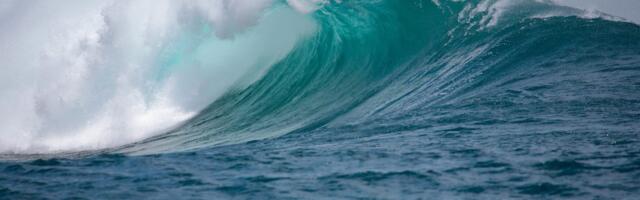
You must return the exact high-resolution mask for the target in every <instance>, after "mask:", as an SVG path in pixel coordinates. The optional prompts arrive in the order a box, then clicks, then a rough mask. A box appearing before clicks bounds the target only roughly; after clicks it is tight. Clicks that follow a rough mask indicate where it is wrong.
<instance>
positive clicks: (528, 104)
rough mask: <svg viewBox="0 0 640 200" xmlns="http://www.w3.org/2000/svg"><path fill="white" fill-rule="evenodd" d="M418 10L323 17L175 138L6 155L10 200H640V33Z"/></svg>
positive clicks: (521, 16)
mask: <svg viewBox="0 0 640 200" xmlns="http://www.w3.org/2000/svg"><path fill="white" fill-rule="evenodd" d="M422 3H424V4H416V3H415V2H410V1H406V2H405V1H402V2H401V1H375V2H368V1H346V2H343V3H335V2H334V4H329V5H326V6H325V7H323V8H322V9H321V10H319V11H317V12H316V13H314V14H313V16H314V19H315V20H316V21H317V22H318V24H319V25H320V27H319V30H318V31H317V33H316V34H315V36H313V37H312V38H309V39H308V40H305V41H304V42H303V43H302V44H299V45H298V46H297V48H296V50H295V51H294V52H291V53H290V54H289V55H288V56H287V58H285V59H284V60H282V61H281V62H279V63H277V64H275V65H274V66H273V67H272V68H271V69H270V71H269V72H268V73H267V74H266V75H265V76H264V77H263V78H262V79H261V80H259V81H257V82H256V83H254V84H252V85H251V86H249V87H247V88H245V89H243V90H240V91H231V92H229V93H228V94H226V95H225V96H224V97H222V98H220V99H218V100H217V101H215V102H213V103H212V104H211V105H210V106H209V107H208V108H207V109H206V110H204V111H202V112H201V113H200V114H199V115H198V116H196V117H194V118H193V119H191V120H189V121H188V122H187V123H185V124H184V125H182V126H180V127H178V128H176V129H174V130H172V131H170V132H168V133H166V134H162V135H160V136H156V137H153V138H150V139H147V140H144V141H141V142H138V143H135V144H130V145H126V146H123V147H118V148H114V149H108V150H102V151H97V152H96V151H89V152H79V153H78V152H75V153H64V154H51V155H44V154H41V155H3V156H2V158H4V160H5V161H1V162H0V199H65V198H69V199H121V198H124V199H139V198H144V199H226V198H231V199H233V198H236V199H565V198H566V199H636V198H638V197H640V181H639V180H640V26H638V25H636V24H632V23H628V22H622V21H615V20H611V19H609V18H606V17H603V18H584V17H578V16H579V13H580V12H579V11H577V10H573V9H570V8H565V7H558V6H553V5H550V4H545V3H535V2H530V1H523V2H522V3H521V4H518V5H517V6H514V7H512V8H510V10H507V11H505V13H504V15H503V16H502V17H501V20H500V21H499V22H497V23H496V24H492V22H490V20H485V19H484V18H486V17H487V16H490V15H492V13H491V12H489V11H483V12H479V13H475V14H474V13H472V12H470V10H471V9H473V8H475V7H476V6H477V5H476V3H475V2H468V3H460V2H443V3H442V4H441V5H436V4H434V3H432V2H422ZM548 13H562V15H560V14H559V15H557V16H549V17H535V16H539V15H543V14H548ZM576 15H577V16H576ZM545 16H546V15H545ZM488 19H490V18H488Z"/></svg>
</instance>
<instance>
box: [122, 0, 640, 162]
mask: <svg viewBox="0 0 640 200" xmlns="http://www.w3.org/2000/svg"><path fill="white" fill-rule="evenodd" d="M580 13H581V11H578V10H574V9H571V8H567V7H560V6H555V5H552V4H548V3H538V2H531V1H513V2H508V3H505V2H504V1H479V2H441V3H439V4H436V3H434V2H431V1H347V2H341V3H335V2H334V3H333V4H329V5H326V6H325V7H323V8H322V9H321V10H319V11H317V12H316V13H314V14H313V18H314V20H315V21H316V23H317V24H318V29H317V30H316V33H315V34H314V36H312V37H310V38H308V39H306V40H304V41H303V42H301V43H299V44H297V46H296V47H295V49H294V51H293V52H291V53H290V54H288V55H287V56H286V58H285V59H283V60H281V61H279V62H277V63H275V64H274V65H273V66H272V68H271V69H270V70H269V71H268V72H267V73H266V75H265V76H264V77H263V78H261V79H260V80H259V81H257V82H255V83H253V84H251V85H250V86H249V87H247V88H244V89H241V90H234V91H231V92H229V93H227V94H226V95H225V96H224V97H222V98H220V99H218V100H217V101H216V102H214V103H213V104H211V105H210V106H209V107H208V108H207V109H205V110H204V111H202V112H201V113H200V114H199V115H198V116H197V117H195V118H193V119H192V120H190V121H189V122H187V123H186V124H184V125H183V126H181V127H179V128H177V129H175V130H173V131H171V132H170V133H168V134H165V135H161V136H158V137H154V138H151V139H149V140H146V141H143V142H140V143H137V144H133V145H129V146H126V147H124V148H122V149H120V150H119V151H123V152H129V153H142V154H144V153H156V152H164V151H183V150H189V149H195V148H201V147H209V146H216V145H223V144H234V143H240V142H246V141H252V140H260V139H265V138H272V137H277V136H280V135H283V134H287V133H296V132H306V131H310V130H316V129H319V128H320V129H322V128H327V127H344V126H364V125H373V124H375V123H380V122H389V121H391V122H389V123H392V124H395V123H400V122H401V123H400V124H398V125H397V126H401V127H425V126H432V125H433V124H430V123H428V122H426V121H429V120H428V119H429V116H431V115H433V114H434V113H428V112H430V111H433V109H436V108H437V110H438V109H444V110H447V109H451V110H450V111H449V112H451V113H448V114H453V113H457V112H461V109H462V110H471V113H476V112H480V111H482V112H481V113H482V114H478V117H481V116H482V115H489V114H492V113H484V112H486V111H487V110H491V109H495V111H496V112H499V113H501V114H499V115H504V116H502V117H508V116H511V117H512V118H517V116H519V114H518V113H519V112H535V113H539V112H542V113H539V114H541V115H542V114H543V113H544V112H549V113H547V114H548V115H549V116H550V117H551V118H556V119H558V120H560V119H564V120H575V121H580V118H576V117H575V116H571V115H567V112H571V111H570V109H571V106H568V107H567V108H562V107H557V106H552V105H555V104H558V105H562V104H567V103H568V104H574V103H577V104H587V105H591V104H592V103H593V104H598V103H599V102H602V101H607V102H618V103H620V104H623V102H624V101H626V100H625V99H621V98H619V96H617V95H616V94H625V93H634V92H633V89H632V88H633V87H631V88H630V87H629V86H628V85H629V79H632V76H631V75H628V76H627V75H620V74H618V75H614V74H607V73H601V72H602V71H607V70H610V71H611V72H612V73H613V72H615V73H617V71H618V70H616V69H618V68H620V70H624V69H629V70H634V69H635V68H633V67H632V66H633V63H637V62H638V61H637V52H638V50H639V49H640V42H639V41H640V34H638V33H639V31H640V28H639V27H638V26H637V25H635V24H630V23H625V22H617V21H610V20H605V19H601V18H595V19H589V18H585V17H577V16H579V15H580ZM603 17H606V16H603ZM587 33H588V34H587ZM609 59H612V60H616V64H619V66H616V67H612V66H609V65H606V64H603V63H607V62H609V61H610V60H609ZM583 77H590V78H589V79H587V80H584V79H583ZM603 80H607V81H603ZM571 88H573V89H571ZM578 88H580V89H578ZM623 88H626V89H623ZM585 91H588V92H586V93H581V92H585ZM614 93H615V94H614ZM530 105H536V106H538V107H531V108H527V107H526V106H530ZM634 105H635V104H634ZM634 105H630V106H634ZM519 106H524V107H523V108H518V107H519ZM539 106H542V107H546V106H549V107H550V108H549V109H552V108H551V107H553V109H557V110H552V111H549V110H546V109H540V108H539ZM598 106H604V107H607V106H610V105H608V104H603V105H598ZM596 107H597V106H596ZM521 109H524V110H521ZM439 112H445V113H446V112H447V111H439ZM493 114H496V113H493ZM486 117H487V118H491V117H490V116H486ZM520 117H524V116H520ZM525 118H527V117H525ZM398 119H403V120H409V119H413V120H415V121H416V122H413V123H410V124H404V123H406V122H405V121H398V122H395V121H396V120H398ZM425 120H426V121H425ZM500 120H511V119H500Z"/></svg>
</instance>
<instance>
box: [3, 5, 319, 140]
mask: <svg viewBox="0 0 640 200" xmlns="http://www.w3.org/2000/svg"><path fill="white" fill-rule="evenodd" d="M272 4H273V2H272V1H271V0H235V1H231V0H219V1H204V0H196V1H172V0H135V1H115V0H113V1H102V0H76V1H65V2H63V3H61V2H54V1H45V0H33V1H12V0H6V1H3V2H2V3H0V29H1V30H3V31H2V32H1V33H0V71H1V72H0V113H3V114H2V116H0V152H2V153H47V152H58V151H76V150H88V149H99V148H108V147H113V146H117V145H122V144H126V143H130V142H134V141H136V140H140V139H143V138H145V137H149V136H151V135H153V134H157V133H160V132H162V131H165V130H166V129H169V128H171V127H173V126H176V125H178V124H180V123H181V122H183V121H184V120H187V119H189V118H190V117H192V116H194V115H195V114H197V112H198V111H199V110H201V109H203V108H204V107H205V106H207V105H208V104H209V103H211V102H212V101H214V100H215V99H216V98H218V97H219V96H220V95H222V94H223V93H224V92H226V91H227V90H229V89H231V88H233V87H244V86H246V85H247V84H250V83H251V82H253V81H255V80H256V79H257V78H259V77H260V75H261V73H263V72H264V71H265V70H266V68H268V67H269V66H270V65H272V64H273V63H275V62H277V61H278V60H280V59H282V58H283V57H284V56H286V54H287V53H288V52H289V51H291V50H292V49H293V48H294V45H295V44H296V43H297V42H298V41H299V40H300V39H302V38H304V37H307V36H308V35H310V34H311V33H313V31H314V27H315V24H314V22H313V21H312V19H311V18H310V17H308V16H305V15H303V14H301V13H299V12H296V11H294V10H292V9H290V8H289V7H284V6H276V7H272ZM267 9H268V10H269V11H268V12H266V11H265V10H267ZM296 9H298V8H297V7H296ZM204 27H210V28H211V29H212V31H213V32H212V33H211V34H208V35H207V34H203V33H207V32H206V31H201V30H202V29H203V28H204ZM185 38H186V39H185ZM183 54H188V55H183ZM161 72H162V73H161Z"/></svg>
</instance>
